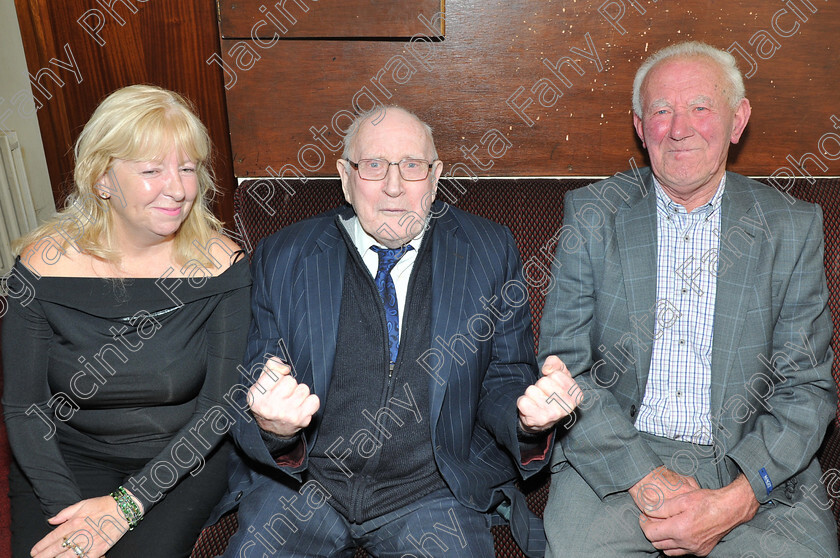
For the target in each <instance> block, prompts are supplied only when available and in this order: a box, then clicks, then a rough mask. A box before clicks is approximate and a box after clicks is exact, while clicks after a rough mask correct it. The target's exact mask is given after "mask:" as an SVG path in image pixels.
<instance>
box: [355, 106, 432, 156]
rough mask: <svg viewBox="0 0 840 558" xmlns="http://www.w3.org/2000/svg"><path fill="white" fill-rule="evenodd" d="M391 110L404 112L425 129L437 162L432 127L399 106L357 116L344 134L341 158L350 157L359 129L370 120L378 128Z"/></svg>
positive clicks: (385, 107) (381, 107)
mask: <svg viewBox="0 0 840 558" xmlns="http://www.w3.org/2000/svg"><path fill="white" fill-rule="evenodd" d="M389 110H399V111H402V112H404V113H405V114H407V115H409V116H411V117H412V118H414V119H415V120H416V121H417V122H418V123H419V124H420V126H421V127H422V128H423V131H425V132H426V135H427V136H429V143H431V145H432V159H433V160H437V158H438V153H437V148H435V137H434V135H433V134H432V127H431V126H429V125H428V124H426V123H425V122H423V121H422V120H420V117H418V116H417V115H416V114H414V113H413V112H411V111H410V110H408V109H406V108H403V107H401V106H399V105H388V106H385V105H376V106H374V107H373V108H372V109H370V110H366V111H364V112H362V113H359V115H358V116H356V118H355V119H354V120H353V122H352V123H351V124H350V126H348V127H347V131H346V132H345V133H344V139H343V140H342V142H341V143H342V145H343V146H344V150H343V151H342V152H341V158H342V159H344V160H347V159H348V158H349V157H350V149H351V147H352V146H353V142H355V141H356V136H357V135H359V129H360V128H361V127H362V124H364V123H365V122H367V121H368V120H371V119H373V125H374V126H376V125H377V124H378V123H379V122H380V121H382V119H383V118H385V114H386V113H387V112H388V111H389Z"/></svg>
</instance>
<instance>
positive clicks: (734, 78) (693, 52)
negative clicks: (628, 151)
mask: <svg viewBox="0 0 840 558" xmlns="http://www.w3.org/2000/svg"><path fill="white" fill-rule="evenodd" d="M699 56H702V57H706V58H708V59H709V60H711V61H712V62H714V63H715V64H717V65H718V66H719V67H720V69H721V71H722V72H723V74H724V75H725V76H726V78H727V79H728V80H729V84H730V86H731V87H729V88H728V89H727V91H726V94H727V96H728V97H729V105H730V108H733V109H734V108H735V107H736V106H738V103H740V102H741V99H743V98H744V96H745V95H746V90H745V89H744V78H743V77H742V76H741V71H740V70H738V63H737V62H736V61H735V57H734V56H732V55H731V54H730V53H729V52H727V51H725V50H721V49H719V48H715V47H713V46H711V45H707V44H706V43H701V42H699V41H686V42H683V43H677V44H675V45H670V46H667V47H665V48H663V49H661V50H658V51H656V52H655V53H653V54H652V55H650V57H648V59H647V60H645V61H644V63H642V65H641V66H640V67H639V69H638V70H637V71H636V78H635V79H634V80H633V112H635V113H636V116H638V117H639V118H641V117H642V84H643V83H644V81H645V77H647V74H648V72H649V71H650V70H651V69H652V68H653V67H654V66H656V65H657V64H659V63H660V62H662V61H664V60H667V59H669V58H683V59H684V58H693V57H699Z"/></svg>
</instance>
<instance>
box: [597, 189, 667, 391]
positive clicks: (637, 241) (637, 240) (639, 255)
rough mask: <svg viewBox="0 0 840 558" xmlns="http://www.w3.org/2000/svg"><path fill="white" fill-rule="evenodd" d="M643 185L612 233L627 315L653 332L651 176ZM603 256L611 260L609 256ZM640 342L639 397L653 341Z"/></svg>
mask: <svg viewBox="0 0 840 558" xmlns="http://www.w3.org/2000/svg"><path fill="white" fill-rule="evenodd" d="M645 182H646V184H647V188H646V190H645V191H644V192H642V191H640V190H633V194H632V197H631V198H630V199H629V200H628V201H627V205H628V206H626V207H620V208H619V209H618V213H617V214H616V217H615V231H616V244H617V245H618V253H619V259H620V261H621V269H622V274H623V277H624V290H625V293H626V296H627V307H628V308H627V309H628V312H629V315H630V317H631V318H634V319H635V320H638V322H637V323H641V324H643V326H644V327H645V329H648V328H649V330H650V331H651V332H652V331H653V328H654V325H655V322H654V319H655V314H654V312H653V308H654V306H655V303H656V253H657V249H656V238H657V237H656V193H655V191H654V185H653V175H651V174H648V175H647V177H646V179H645ZM614 245H615V244H614ZM606 256H607V258H610V256H611V254H607V255H606ZM637 333H640V332H637ZM640 337H642V336H641V335H640ZM642 341H644V343H642V344H639V343H633V347H634V353H635V354H634V357H635V358H636V374H637V376H638V385H639V390H640V393H643V392H644V389H645V385H646V383H647V376H648V372H649V371H650V358H651V354H652V352H653V340H652V339H648V338H647V337H643V338H642Z"/></svg>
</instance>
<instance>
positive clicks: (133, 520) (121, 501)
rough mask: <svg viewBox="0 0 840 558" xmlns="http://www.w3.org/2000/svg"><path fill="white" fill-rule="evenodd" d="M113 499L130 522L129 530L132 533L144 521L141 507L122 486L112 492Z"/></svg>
mask: <svg viewBox="0 0 840 558" xmlns="http://www.w3.org/2000/svg"><path fill="white" fill-rule="evenodd" d="M111 497H112V498H113V499H114V500H115V501H116V502H117V506H119V508H120V511H121V512H122V514H123V517H124V518H125V520H126V521H128V530H129V531H131V530H132V529H134V528H135V527H137V524H138V523H140V521H141V520H142V519H143V512H141V511H140V506H138V505H137V502H135V501H134V498H132V497H131V494H129V493H128V490H126V489H125V488H123V487H122V486H120V487H119V488H117V489H116V490H115V491H113V492H111Z"/></svg>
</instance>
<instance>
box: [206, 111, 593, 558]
mask: <svg viewBox="0 0 840 558" xmlns="http://www.w3.org/2000/svg"><path fill="white" fill-rule="evenodd" d="M344 148H345V149H344V154H343V158H342V159H340V160H339V161H338V164H337V168H338V172H339V173H340V175H341V180H342V185H343V190H344V195H345V198H346V199H347V201H348V202H349V204H350V206H351V207H343V208H339V209H337V210H334V211H331V212H329V213H327V214H323V215H319V216H317V217H314V218H312V219H309V220H306V221H303V222H300V223H297V224H295V225H292V226H290V227H288V228H286V229H284V230H282V231H280V232H278V233H277V234H275V235H273V236H272V237H270V238H268V239H266V240H265V241H264V242H262V243H261V245H260V246H259V247H258V248H257V251H256V253H255V255H254V260H253V272H254V280H255V287H254V291H253V293H254V294H253V310H254V320H253V325H252V328H251V333H250V338H249V345H248V351H247V354H246V365H247V366H248V367H249V368H252V369H253V367H255V366H256V367H257V368H258V369H262V372H261V375H260V377H259V379H258V381H257V382H256V383H255V384H254V386H253V387H252V388H251V389H250V393H249V398H248V403H249V405H250V409H251V412H252V414H253V418H254V420H253V421H250V422H240V423H238V424H237V425H236V427H235V430H234V435H235V438H236V441H237V443H238V445H239V447H240V448H241V450H242V453H243V454H244V455H243V456H242V459H241V460H240V461H239V462H238V464H237V466H236V467H235V469H234V471H233V473H232V477H231V483H230V484H231V491H230V493H229V495H228V498H227V499H226V501H225V502H223V504H222V506H221V510H224V509H228V508H230V507H232V506H233V505H235V503H236V502H238V505H239V531H238V532H237V533H236V534H235V535H234V537H233V538H232V540H231V543H230V546H229V548H228V550H227V553H226V554H225V556H231V557H234V556H237V557H238V556H295V557H301V556H351V555H352V553H353V549H354V548H355V547H356V546H357V545H360V546H363V547H365V548H367V549H368V551H369V552H370V553H371V554H372V555H374V556H382V557H401V556H406V557H409V556H416V557H420V556H452V557H456V556H457V557H465V556H472V557H476V558H486V557H487V556H492V555H493V542H492V537H491V536H490V531H489V521H490V514H489V512H490V511H492V510H497V511H499V512H501V513H502V514H503V515H505V516H507V517H508V518H509V519H510V522H511V527H512V529H513V533H514V536H515V537H516V539H517V541H518V542H519V543H520V546H522V548H523V549H524V550H525V551H526V552H527V553H528V555H529V556H542V554H543V552H544V546H545V543H544V535H543V533H542V528H541V525H540V522H539V521H537V520H536V518H535V517H533V516H532V515H531V514H530V512H529V511H528V510H527V508H526V506H525V505H524V502H523V501H522V497H521V494H518V493H517V491H516V490H514V489H513V487H512V484H511V483H512V482H513V480H514V479H516V478H517V476H518V474H519V472H521V474H522V475H524V476H529V475H531V474H533V473H534V472H536V471H537V470H539V469H540V468H541V467H542V466H543V464H544V463H545V461H546V459H547V458H548V456H549V450H550V447H551V445H552V441H553V436H552V434H551V431H552V429H553V426H554V424H555V423H556V422H557V421H558V420H560V419H561V418H563V417H564V416H566V415H567V414H568V412H569V411H570V410H571V409H573V408H574V406H575V402H576V400H577V399H579V391H578V392H576V391H575V388H576V384H575V383H574V380H572V379H571V376H570V375H569V373H568V371H567V370H566V369H565V367H564V366H563V365H562V363H561V362H560V361H559V360H557V359H552V360H549V361H548V362H547V363H546V364H545V366H544V367H543V369H542V375H541V377H539V378H538V372H537V368H536V361H535V358H534V354H533V349H532V347H533V345H532V339H531V334H530V331H531V328H530V318H529V311H528V304H527V288H526V286H525V283H524V282H523V276H522V270H521V264H520V260H519V255H518V253H517V249H516V245H515V244H514V241H513V237H512V235H511V233H510V231H509V230H508V229H506V228H504V227H502V226H499V225H497V224H494V223H491V222H489V221H486V220H484V219H481V218H479V217H476V216H474V215H470V214H467V213H464V212H462V211H460V210H458V209H455V208H453V207H449V206H448V205H446V204H444V203H440V202H435V203H433V200H434V197H435V192H436V188H437V181H438V179H439V178H440V175H441V170H442V166H443V163H441V162H440V161H439V160H438V159H437V153H436V151H435V147H434V142H433V139H432V135H431V129H430V128H429V127H428V126H427V125H425V124H424V123H423V122H421V121H420V120H419V119H418V118H417V117H416V116H414V115H413V114H411V113H409V112H408V111H406V110H404V109H401V108H398V107H388V108H387V109H385V108H381V109H379V110H374V111H371V112H370V113H366V114H362V115H360V116H359V117H358V118H357V119H356V121H355V122H354V124H353V125H352V126H351V127H350V129H349V131H348V133H347V137H346V138H345V144H344ZM269 355H279V356H280V357H281V358H279V359H278V358H275V357H269Z"/></svg>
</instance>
